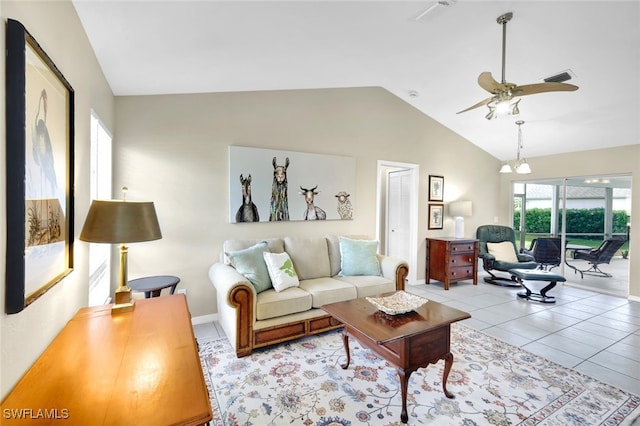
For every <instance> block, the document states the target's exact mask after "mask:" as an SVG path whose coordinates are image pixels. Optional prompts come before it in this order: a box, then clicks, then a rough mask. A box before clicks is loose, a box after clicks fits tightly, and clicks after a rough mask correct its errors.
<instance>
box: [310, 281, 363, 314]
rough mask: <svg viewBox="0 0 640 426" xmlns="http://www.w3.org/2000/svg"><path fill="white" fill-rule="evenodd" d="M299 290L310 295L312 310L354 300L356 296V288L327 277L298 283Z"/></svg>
mask: <svg viewBox="0 0 640 426" xmlns="http://www.w3.org/2000/svg"><path fill="white" fill-rule="evenodd" d="M300 288H301V289H303V290H305V291H307V292H309V294H311V297H312V303H311V306H313V307H314V308H320V307H322V305H326V304H327V303H334V302H342V301H343V300H351V299H355V298H356V297H357V296H358V292H357V291H356V288H355V287H354V286H352V285H351V284H349V283H347V282H344V281H340V280H337V279H334V278H329V277H323V278H313V279H310V280H303V281H300Z"/></svg>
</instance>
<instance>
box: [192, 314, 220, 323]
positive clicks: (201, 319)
mask: <svg viewBox="0 0 640 426" xmlns="http://www.w3.org/2000/svg"><path fill="white" fill-rule="evenodd" d="M216 321H218V314H209V315H201V316H199V317H193V318H191V325H198V324H206V323H208V322H216Z"/></svg>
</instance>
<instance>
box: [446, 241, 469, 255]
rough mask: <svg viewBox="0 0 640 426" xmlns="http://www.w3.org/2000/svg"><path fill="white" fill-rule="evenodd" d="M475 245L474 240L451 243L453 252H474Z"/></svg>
mask: <svg viewBox="0 0 640 426" xmlns="http://www.w3.org/2000/svg"><path fill="white" fill-rule="evenodd" d="M474 251H475V245H474V243H473V242H464V243H451V254H454V253H469V252H470V253H473V252H474Z"/></svg>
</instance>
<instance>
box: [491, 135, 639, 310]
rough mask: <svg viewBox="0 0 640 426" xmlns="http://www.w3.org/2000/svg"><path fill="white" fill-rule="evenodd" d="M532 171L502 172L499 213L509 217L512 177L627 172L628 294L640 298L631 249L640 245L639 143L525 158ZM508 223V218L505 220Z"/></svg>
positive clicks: (634, 258)
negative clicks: (628, 183)
mask: <svg viewBox="0 0 640 426" xmlns="http://www.w3.org/2000/svg"><path fill="white" fill-rule="evenodd" d="M527 160H528V161H529V164H530V165H531V169H532V170H533V173H532V174H530V175H527V176H526V178H525V179H523V178H522V175H502V177H501V182H500V200H499V201H500V212H501V213H500V214H501V215H502V216H503V217H509V215H510V209H511V204H510V203H511V183H512V182H513V181H514V180H518V181H522V180H535V179H547V178H557V177H580V176H593V175H608V174H631V175H632V177H631V185H632V188H631V198H632V200H631V215H632V221H633V224H632V226H631V235H630V237H629V238H630V243H629V252H630V254H629V259H630V262H629V265H630V267H629V295H630V299H632V300H636V301H640V261H639V260H638V255H637V253H635V254H636V255H635V256H634V255H633V254H634V252H637V251H638V247H640V232H638V228H639V227H638V223H639V222H640V145H631V146H626V147H620V148H611V149H602V150H593V151H582V152H575V153H570V154H561V155H551V156H545V157H537V158H528V159H527ZM505 224H508V222H505Z"/></svg>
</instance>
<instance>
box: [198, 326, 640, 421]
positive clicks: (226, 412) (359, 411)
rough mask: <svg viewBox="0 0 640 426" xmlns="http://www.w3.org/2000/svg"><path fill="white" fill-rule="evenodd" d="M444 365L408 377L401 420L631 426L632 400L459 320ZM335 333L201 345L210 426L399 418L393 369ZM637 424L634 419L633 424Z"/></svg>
mask: <svg viewBox="0 0 640 426" xmlns="http://www.w3.org/2000/svg"><path fill="white" fill-rule="evenodd" d="M451 330H452V331H451V334H452V335H451V352H452V353H453V355H454V363H453V368H452V369H451V373H450V374H449V379H448V384H447V389H448V390H449V391H450V392H452V393H453V394H454V395H455V398H454V399H449V398H447V397H446V396H445V395H444V393H443V391H442V373H443V369H444V361H439V362H438V363H437V364H435V365H430V366H429V367H428V368H423V369H420V370H418V371H416V372H414V373H413V374H412V375H411V379H410V381H409V390H408V397H407V410H408V413H409V424H412V425H418V424H431V425H464V426H471V425H527V426H529V425H554V426H555V425H580V426H584V425H631V424H632V423H633V422H634V419H636V418H638V417H639V415H640V408H639V407H640V397H639V396H637V395H633V394H630V393H628V392H625V391H623V390H620V389H618V388H615V387H613V386H610V385H607V384H604V383H602V382H600V381H598V380H596V379H593V378H591V377H588V376H585V375H583V374H581V373H579V372H577V371H574V370H571V369H568V368H566V367H563V366H561V365H559V364H555V363H553V362H551V361H549V360H546V359H544V358H542V357H540V356H537V355H534V354H531V353H529V352H526V351H524V350H522V349H520V348H517V347H515V346H512V345H509V344H507V343H505V342H502V341H500V340H497V339H495V338H493V337H491V336H487V335H486V334H483V333H481V332H479V331H476V330H473V329H471V328H468V327H466V326H463V325H461V324H453V325H452V328H451ZM349 343H350V347H351V364H350V366H349V368H348V369H347V370H343V369H342V368H341V367H340V364H342V363H344V362H345V360H346V357H345V351H344V346H343V343H342V337H341V334H340V332H339V331H333V332H329V333H325V334H322V335H319V336H313V337H309V338H303V339H300V340H297V341H294V342H290V343H286V344H280V345H275V346H273V347H270V348H266V349H262V350H257V351H255V352H254V353H253V354H252V355H250V356H248V357H244V358H236V356H235V353H234V352H233V351H232V349H231V346H230V344H229V342H228V341H227V340H226V339H219V340H215V341H211V342H201V343H200V358H201V361H202V366H203V371H204V376H205V381H206V382H207V386H208V388H209V395H210V397H211V406H212V409H213V416H214V418H213V422H212V424H213V425H214V426H217V425H225V426H229V425H258V426H265V425H315V426H329V425H331V426H334V425H336V426H339V425H343V426H347V425H351V426H356V425H358V426H359V425H375V426H378V425H380V426H383V425H384V426H387V425H389V426H391V425H400V424H402V423H401V422H400V411H401V397H400V384H399V381H398V378H397V375H396V371H395V369H394V368H393V367H392V366H391V365H390V364H388V363H387V362H386V361H384V360H382V359H380V358H378V357H377V356H376V355H375V354H374V353H373V352H371V351H369V350H367V349H363V347H362V346H361V345H360V344H359V343H357V342H356V341H355V340H354V339H350V342H349ZM637 423H638V424H640V418H638V421H637Z"/></svg>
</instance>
